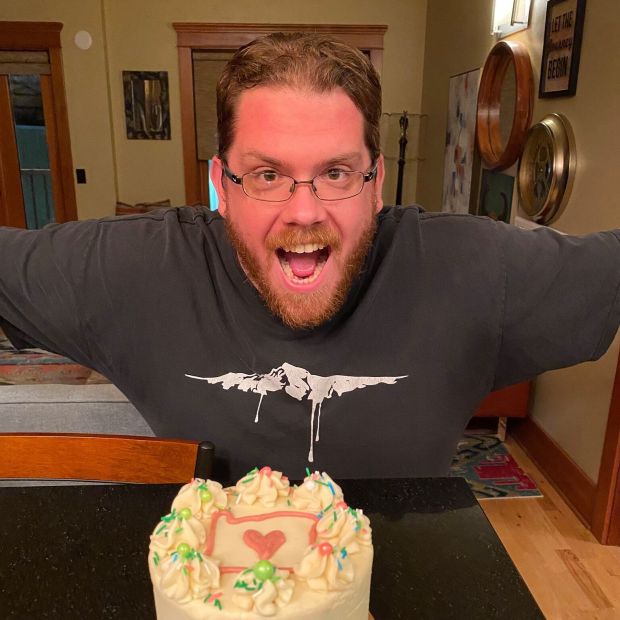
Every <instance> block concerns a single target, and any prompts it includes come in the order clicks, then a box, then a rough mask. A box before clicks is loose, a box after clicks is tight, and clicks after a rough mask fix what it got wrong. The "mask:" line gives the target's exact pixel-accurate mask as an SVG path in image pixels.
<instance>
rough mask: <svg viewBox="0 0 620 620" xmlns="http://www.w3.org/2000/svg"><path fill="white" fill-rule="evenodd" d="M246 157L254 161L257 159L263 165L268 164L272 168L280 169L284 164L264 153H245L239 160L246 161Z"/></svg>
mask: <svg viewBox="0 0 620 620" xmlns="http://www.w3.org/2000/svg"><path fill="white" fill-rule="evenodd" d="M247 157H253V158H254V159H257V160H259V161H261V162H263V163H265V164H270V165H272V166H274V167H275V166H278V167H281V166H283V165H284V162H282V161H280V160H279V159H276V158H275V157H271V156H269V155H266V154H265V153H261V152H260V151H247V153H243V155H242V156H241V159H246V158H247Z"/></svg>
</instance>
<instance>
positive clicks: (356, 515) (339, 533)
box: [316, 500, 372, 554]
mask: <svg viewBox="0 0 620 620" xmlns="http://www.w3.org/2000/svg"><path fill="white" fill-rule="evenodd" d="M317 516H318V517H319V521H318V523H317V524H316V534H317V538H318V540H320V541H325V542H328V543H330V544H331V545H332V547H339V548H341V549H345V550H346V552H347V553H348V554H353V553H358V552H359V550H360V545H362V546H366V547H367V546H369V545H371V544H372V530H371V528H370V521H369V520H368V517H367V516H366V515H365V514H364V513H363V512H362V510H360V509H355V508H350V507H349V506H348V505H347V504H346V503H345V502H344V501H343V500H340V501H339V502H336V503H335V504H334V505H332V506H329V507H328V508H327V509H326V510H324V511H321V512H320V513H319V514H318V515H317Z"/></svg>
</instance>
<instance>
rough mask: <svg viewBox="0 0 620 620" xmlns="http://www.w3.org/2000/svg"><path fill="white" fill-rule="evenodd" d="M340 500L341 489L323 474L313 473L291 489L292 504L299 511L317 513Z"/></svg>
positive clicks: (341, 497)
mask: <svg viewBox="0 0 620 620" xmlns="http://www.w3.org/2000/svg"><path fill="white" fill-rule="evenodd" d="M342 499H343V494H342V489H341V488H340V487H339V486H338V485H337V484H336V483H335V482H334V481H333V480H332V479H331V478H330V477H329V476H328V475H327V474H326V473H325V472H323V473H322V474H319V472H318V471H315V472H314V473H313V474H310V475H309V476H306V478H304V481H303V483H302V484H300V485H299V486H298V487H296V488H295V489H293V497H292V503H293V506H295V508H299V509H300V510H310V511H313V512H319V511H321V510H325V509H326V508H329V507H330V506H332V505H333V504H334V503H336V502H339V501H341V500H342Z"/></svg>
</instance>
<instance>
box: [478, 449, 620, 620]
mask: <svg viewBox="0 0 620 620" xmlns="http://www.w3.org/2000/svg"><path fill="white" fill-rule="evenodd" d="M506 445H507V447H508V449H509V450H510V452H511V454H512V455H513V456H514V458H515V459H516V460H517V462H518V463H519V465H520V466H521V467H522V468H523V469H524V470H525V471H526V472H527V473H528V474H529V475H530V476H531V477H532V478H533V479H534V480H535V481H536V484H537V485H538V487H539V488H540V490H541V492H542V493H543V495H544V497H543V498H522V499H500V500H485V501H482V502H480V504H481V506H482V509H483V510H484V512H485V513H486V515H487V517H488V519H489V520H490V521H491V523H492V525H493V527H494V528H495V531H496V532H497V534H498V535H499V537H500V539H501V540H502V542H503V544H504V546H505V547H506V549H507V550H508V553H509V555H510V557H511V558H512V560H513V562H514V563H515V564H516V566H517V568H518V570H519V572H520V573H521V575H522V576H523V579H524V580H525V582H526V583H527V585H528V587H529V589H530V591H531V592H532V594H533V596H534V598H535V599H536V601H537V603H538V605H539V606H540V608H541V609H542V611H543V613H544V614H545V616H546V617H547V618H549V619H551V620H555V619H561V620H565V619H566V620H573V619H574V620H586V619H587V620H611V619H620V547H608V546H604V545H600V544H599V543H598V542H597V540H596V539H595V538H594V536H593V535H592V534H591V533H590V531H589V530H587V529H586V527H585V526H584V525H583V524H582V523H581V522H580V521H579V519H577V517H576V516H575V514H574V513H573V512H572V511H571V509H570V508H569V507H568V506H567V505H566V503H565V502H564V501H563V499H562V498H561V497H560V496H559V494H558V493H557V492H556V491H555V489H554V488H553V487H552V486H551V484H550V483H549V482H548V481H547V480H546V479H545V477H544V475H543V474H542V473H541V472H540V471H539V470H538V469H537V467H536V465H534V464H533V463H532V461H531V460H530V459H529V458H528V457H527V455H526V454H525V453H524V452H523V450H522V449H521V448H520V447H519V446H518V444H516V443H515V442H514V441H513V440H511V439H510V437H509V438H507V440H506Z"/></svg>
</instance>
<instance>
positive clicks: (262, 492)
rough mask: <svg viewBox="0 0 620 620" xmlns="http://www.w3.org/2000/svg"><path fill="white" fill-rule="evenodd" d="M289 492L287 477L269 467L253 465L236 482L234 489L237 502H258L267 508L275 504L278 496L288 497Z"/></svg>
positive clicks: (249, 503)
mask: <svg viewBox="0 0 620 620" xmlns="http://www.w3.org/2000/svg"><path fill="white" fill-rule="evenodd" d="M289 492H290V487H289V481H288V478H287V477H286V476H283V475H282V472H279V471H273V470H272V469H271V467H263V468H262V469H258V467H255V468H254V469H253V470H252V471H249V472H248V473H247V474H246V475H245V476H244V477H243V478H241V480H239V482H237V484H236V486H235V490H234V494H235V495H236V497H237V499H236V502H237V503H242V504H248V505H251V504H253V503H254V502H259V503H260V504H262V505H263V506H267V507H269V508H271V507H273V506H275V504H276V502H277V500H278V498H280V497H288V494H289Z"/></svg>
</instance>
